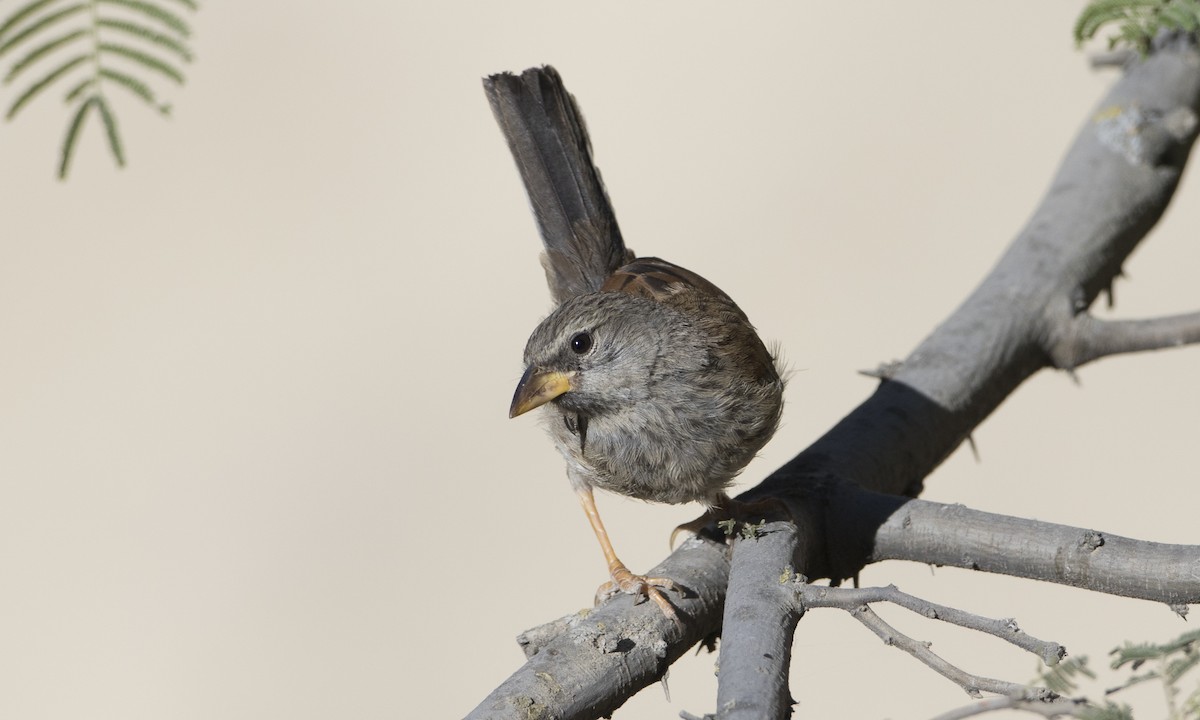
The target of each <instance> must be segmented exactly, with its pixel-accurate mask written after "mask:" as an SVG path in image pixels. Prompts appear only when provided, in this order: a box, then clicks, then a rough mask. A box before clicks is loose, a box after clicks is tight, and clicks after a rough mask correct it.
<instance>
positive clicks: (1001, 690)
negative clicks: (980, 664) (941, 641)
mask: <svg viewBox="0 0 1200 720" xmlns="http://www.w3.org/2000/svg"><path fill="white" fill-rule="evenodd" d="M851 614H852V615H853V616H854V618H855V619H856V620H858V621H859V622H861V623H862V624H863V625H866V626H867V627H868V628H870V630H871V632H873V633H875V634H876V635H878V636H879V639H880V640H882V641H883V642H884V644H885V645H891V646H893V647H898V648H900V649H901V650H903V651H904V652H906V653H908V654H909V655H912V656H913V657H915V658H916V659H918V660H920V661H921V662H923V663H925V665H927V666H928V667H929V668H930V669H932V670H933V671H934V672H936V673H937V674H939V675H941V676H942V677H944V678H946V679H947V680H949V681H951V682H953V683H954V684H955V685H958V686H959V687H961V688H962V689H963V690H965V691H966V693H967V694H968V695H970V696H971V697H981V693H984V692H989V693H995V694H997V695H1006V696H1008V697H1016V698H1021V699H1022V700H1045V699H1051V698H1052V697H1053V693H1051V692H1050V691H1049V690H1047V689H1045V688H1035V687H1028V686H1026V685H1019V684H1017V683H1012V682H1007V681H1005V680H995V679H993V678H987V677H983V676H980V675H972V674H971V673H969V672H966V671H964V670H962V669H961V668H958V667H956V666H954V665H952V664H950V663H948V662H946V661H945V660H944V659H942V658H941V657H940V656H939V655H937V653H935V652H933V651H932V650H930V649H929V645H928V643H923V642H918V641H916V640H914V639H912V638H911V637H909V636H908V635H905V634H904V633H902V632H900V631H899V630H897V629H896V628H894V627H892V626H891V625H889V624H887V623H886V622H884V621H883V618H881V617H879V616H878V615H876V614H875V611H874V610H872V609H871V608H870V606H868V605H863V606H861V607H859V608H858V609H857V610H855V611H854V612H853V613H851ZM776 717H779V716H776Z"/></svg>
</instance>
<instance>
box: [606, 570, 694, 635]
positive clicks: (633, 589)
mask: <svg viewBox="0 0 1200 720" xmlns="http://www.w3.org/2000/svg"><path fill="white" fill-rule="evenodd" d="M663 590H669V591H672V592H676V593H679V594H680V595H682V594H683V592H684V590H683V587H682V586H680V585H679V584H678V583H676V582H675V581H674V580H671V579H670V578H658V577H646V576H645V575H634V574H633V573H631V572H630V571H629V569H628V568H626V567H625V566H624V565H618V566H617V567H614V568H613V569H612V580H609V581H608V582H606V583H604V584H603V585H601V586H600V587H599V588H598V589H597V590H596V604H597V605H599V604H601V603H603V602H607V601H608V600H610V599H612V598H613V597H615V596H616V595H617V594H619V593H625V594H627V595H633V596H635V598H640V600H635V601H634V602H645V601H646V599H650V600H653V601H654V604H655V605H657V606H658V608H659V610H662V613H663V615H666V616H667V617H668V618H670V620H671V622H672V623H674V624H675V626H676V627H680V628H682V627H683V623H682V622H680V620H679V615H678V614H677V613H676V612H675V608H674V607H672V606H671V602H670V601H669V600H667V596H666V595H665V594H664V593H663Z"/></svg>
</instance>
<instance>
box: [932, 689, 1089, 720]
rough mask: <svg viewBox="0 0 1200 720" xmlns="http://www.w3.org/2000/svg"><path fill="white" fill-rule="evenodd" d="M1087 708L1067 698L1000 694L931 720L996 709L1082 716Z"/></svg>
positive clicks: (949, 719)
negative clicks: (1031, 698)
mask: <svg viewBox="0 0 1200 720" xmlns="http://www.w3.org/2000/svg"><path fill="white" fill-rule="evenodd" d="M1087 708H1088V706H1087V704H1086V703H1084V702H1082V701H1079V700H1071V699H1069V698H1059V699H1058V700H1051V701H1049V702H1037V701H1029V700H1021V699H1020V698H1014V697H1008V696H1006V695H1002V696H1000V697H994V698H987V699H986V700H980V701H979V702H973V703H971V704H970V705H964V706H962V707H960V708H955V709H953V710H950V711H947V712H944V713H942V714H941V715H938V716H937V717H935V718H933V720H963V718H969V717H974V716H976V715H983V714H984V713H989V712H995V711H996V710H1023V711H1025V712H1028V713H1033V714H1035V715H1041V716H1042V717H1046V718H1056V717H1083V716H1084V712H1085V711H1086V710H1087Z"/></svg>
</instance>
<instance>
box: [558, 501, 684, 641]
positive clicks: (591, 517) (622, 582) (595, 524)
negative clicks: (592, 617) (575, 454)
mask: <svg viewBox="0 0 1200 720" xmlns="http://www.w3.org/2000/svg"><path fill="white" fill-rule="evenodd" d="M576 492H577V493H578V494H579V504H580V505H582V506H583V512H584V513H585V514H587V519H588V522H589V523H591V525H592V532H594V533H596V539H597V540H599V541H600V549H601V550H602V551H603V552H604V559H605V561H607V562H608V574H609V575H611V576H612V580H610V581H608V582H606V583H604V584H603V585H601V586H600V589H598V590H597V591H596V604H597V605H599V604H600V603H601V602H603V601H604V600H607V599H608V598H610V597H612V596H614V595H616V594H617V593H618V592H623V593H627V594H630V595H641V596H644V597H647V598H650V599H651V600H653V601H654V604H655V605H658V607H659V609H660V610H662V611H663V615H666V616H667V617H668V618H670V619H671V622H673V623H675V624H676V625H679V624H680V622H679V616H678V615H676V614H675V608H673V607H671V603H670V602H668V601H667V597H666V595H664V594H663V590H674V591H675V592H682V588H680V587H679V586H678V585H677V584H675V582H674V581H673V580H671V579H669V578H655V577H646V576H645V575H634V574H633V573H632V572H630V571H629V568H627V567H625V563H623V562H621V560H620V559H619V558H618V557H617V553H616V551H614V550H613V546H612V542H611V541H610V540H609V539H608V531H607V530H605V529H604V523H603V522H601V521H600V512H599V511H598V510H596V499H595V498H594V497H593V496H592V488H591V487H590V486H588V485H582V486H581V487H579V488H577V489H576ZM660 588H661V589H660Z"/></svg>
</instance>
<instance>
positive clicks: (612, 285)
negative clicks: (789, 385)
mask: <svg viewBox="0 0 1200 720" xmlns="http://www.w3.org/2000/svg"><path fill="white" fill-rule="evenodd" d="M600 291H601V292H621V293H628V294H630V295H640V296H642V297H645V298H649V299H651V300H654V301H656V302H661V303H665V304H668V305H671V306H673V307H675V308H676V309H678V310H679V311H681V312H683V313H686V314H687V315H689V316H690V317H691V318H692V320H693V321H694V322H695V323H696V325H697V326H698V327H700V328H702V329H703V331H704V332H706V333H708V334H709V336H710V337H713V338H714V339H716V340H717V342H719V343H721V344H722V345H726V346H727V347H733V348H739V349H740V352H737V353H734V354H733V355H730V356H728V357H729V359H730V360H731V361H732V362H735V363H739V364H744V365H746V366H747V367H748V369H750V371H751V373H752V374H753V376H754V377H756V378H758V379H759V381H760V382H777V381H778V379H779V374H778V373H779V371H778V369H777V368H776V366H775V360H774V358H773V357H771V353H770V351H768V350H767V348H766V346H765V345H764V344H763V342H762V340H761V339H760V338H759V337H758V334H757V333H756V332H755V331H754V326H753V325H751V324H750V319H749V318H747V317H746V313H744V312H742V309H741V308H739V307H738V306H737V303H735V302H734V301H733V299H732V298H730V297H729V296H728V295H726V294H725V293H724V292H722V291H721V289H720V288H718V287H717V286H716V285H713V284H712V283H711V282H709V281H708V280H705V279H704V278H702V277H700V276H699V275H697V274H696V273H694V272H692V271H691V270H688V269H686V268H682V267H679V266H678V265H675V264H674V263H669V262H667V261H666V260H662V259H660V258H656V257H644V258H637V259H636V260H634V261H633V262H631V263H628V264H627V265H623V266H621V267H619V268H617V270H616V271H615V272H614V273H613V274H612V275H611V276H610V277H609V278H608V280H605V281H604V284H603V285H602V286H601V287H600Z"/></svg>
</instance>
